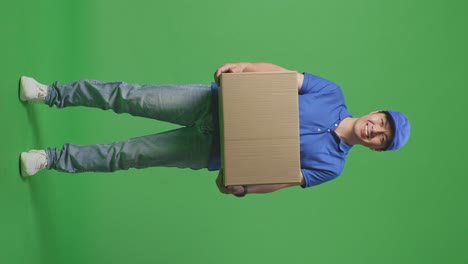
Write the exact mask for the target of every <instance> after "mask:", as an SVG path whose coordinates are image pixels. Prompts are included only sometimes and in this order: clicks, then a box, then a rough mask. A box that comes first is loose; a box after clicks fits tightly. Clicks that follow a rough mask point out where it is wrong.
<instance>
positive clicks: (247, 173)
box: [219, 72, 301, 186]
mask: <svg viewBox="0 0 468 264" xmlns="http://www.w3.org/2000/svg"><path fill="white" fill-rule="evenodd" d="M219 111H220V114H219V118H220V137H221V168H222V170H223V173H224V184H225V185H227V186H229V185H252V184H275V183H297V184H299V183H300V182H301V172H300V149H299V113H298V111H299V110H298V91H297V77H296V73H295V72H262V73H224V74H222V75H221V87H220V89H219Z"/></svg>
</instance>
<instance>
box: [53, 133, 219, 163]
mask: <svg viewBox="0 0 468 264" xmlns="http://www.w3.org/2000/svg"><path fill="white" fill-rule="evenodd" d="M210 148H211V134H210V133H204V132H201V131H200V130H199V129H197V128H190V127H184V128H180V129H176V130H172V131H168V132H164V133H160V134H154V135H149V136H144V137H138V138H133V139H129V140H126V141H121V142H115V143H111V144H100V145H72V144H66V145H64V147H63V149H56V148H49V149H47V150H46V153H47V156H48V169H55V170H58V171H64V172H111V171H116V170H127V169H129V168H146V167H155V166H164V167H178V168H191V169H202V168H206V167H207V166H208V162H209V157H210Z"/></svg>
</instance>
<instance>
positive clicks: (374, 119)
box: [354, 112, 393, 150]
mask: <svg viewBox="0 0 468 264" xmlns="http://www.w3.org/2000/svg"><path fill="white" fill-rule="evenodd" d="M390 122H391V121H390V120H389V119H388V118H387V115H386V114H385V113H381V112H372V113H370V114H368V115H365V116H362V117H360V118H358V120H357V121H356V123H355V124H354V133H355V135H356V137H357V138H358V139H359V141H360V143H361V145H363V146H366V147H368V148H370V149H373V150H383V149H385V148H386V147H387V146H388V145H389V144H390V142H391V141H392V139H393V131H392V126H391V123H390Z"/></svg>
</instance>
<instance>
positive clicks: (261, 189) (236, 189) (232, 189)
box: [216, 171, 305, 194]
mask: <svg viewBox="0 0 468 264" xmlns="http://www.w3.org/2000/svg"><path fill="white" fill-rule="evenodd" d="M222 180H223V173H222V171H220V172H219V174H218V178H217V179H216V185H217V186H218V189H219V191H220V192H222V193H224V194H242V193H244V187H243V186H224V184H223V182H222ZM304 184H305V180H304V175H302V173H301V183H300V184H288V183H284V184H262V185H249V186H248V193H271V192H275V191H278V190H281V189H284V188H286V187H291V186H299V185H304Z"/></svg>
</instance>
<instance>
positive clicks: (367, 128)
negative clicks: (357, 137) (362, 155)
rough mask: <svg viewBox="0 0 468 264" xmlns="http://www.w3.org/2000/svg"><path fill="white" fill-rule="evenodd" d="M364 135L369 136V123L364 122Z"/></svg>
mask: <svg viewBox="0 0 468 264" xmlns="http://www.w3.org/2000/svg"><path fill="white" fill-rule="evenodd" d="M366 137H369V124H366Z"/></svg>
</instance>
